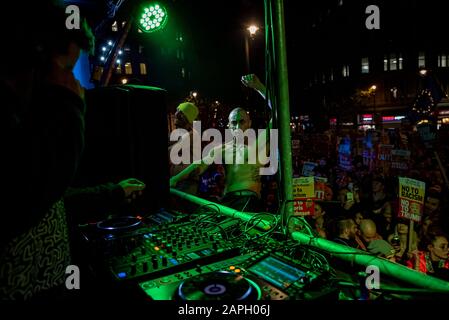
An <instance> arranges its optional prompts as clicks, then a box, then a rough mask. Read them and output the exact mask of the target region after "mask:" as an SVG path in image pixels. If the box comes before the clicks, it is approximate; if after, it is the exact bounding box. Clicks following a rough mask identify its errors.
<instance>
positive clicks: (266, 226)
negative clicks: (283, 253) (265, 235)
mask: <svg viewBox="0 0 449 320" xmlns="http://www.w3.org/2000/svg"><path fill="white" fill-rule="evenodd" d="M170 193H171V194H173V195H176V196H178V197H180V198H181V199H185V200H187V201H190V202H193V203H196V204H198V205H200V206H207V205H209V206H211V208H214V207H216V208H218V209H219V210H220V213H222V214H224V215H227V216H230V217H232V218H238V219H241V220H243V221H249V220H251V219H252V220H253V221H254V222H256V221H257V223H254V225H255V226H256V227H258V228H261V229H263V230H270V229H271V224H270V222H268V221H266V220H263V219H259V218H257V219H254V215H255V214H256V213H248V212H242V211H239V210H235V209H232V208H229V207H226V206H224V205H222V204H218V203H215V202H212V201H208V200H205V199H202V198H199V197H196V196H194V195H191V194H189V193H185V192H182V191H179V190H177V189H174V188H171V189H170Z"/></svg>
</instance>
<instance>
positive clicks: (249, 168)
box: [170, 75, 267, 212]
mask: <svg viewBox="0 0 449 320" xmlns="http://www.w3.org/2000/svg"><path fill="white" fill-rule="evenodd" d="M242 83H243V84H245V85H246V86H248V87H250V88H253V89H255V90H256V91H258V92H259V93H260V94H261V95H262V96H263V97H265V86H264V85H263V84H262V83H261V82H260V81H259V79H258V78H257V77H256V76H255V75H247V76H243V77H242ZM228 121H229V129H230V130H231V132H232V135H233V139H232V140H230V141H228V142H226V143H224V144H221V145H219V146H217V147H215V148H214V149H212V150H211V152H210V153H209V155H208V157H206V158H204V159H203V160H202V161H201V163H193V164H191V165H189V166H188V167H187V168H186V169H185V170H183V171H182V172H180V173H179V174H178V175H176V176H174V177H172V178H171V179H170V186H171V187H174V186H176V184H177V183H178V182H180V181H182V180H183V179H185V177H187V176H189V175H190V174H191V173H192V172H194V171H195V172H196V174H198V175H199V174H202V173H203V172H204V171H205V170H206V169H207V167H208V165H209V164H210V163H212V162H213V161H215V159H216V157H219V156H221V159H222V160H224V167H225V171H226V177H225V190H224V197H223V199H222V203H223V204H224V205H225V206H228V207H230V208H234V209H237V210H240V211H247V212H257V211H259V210H260V207H261V206H260V196H261V180H260V168H261V167H262V165H261V164H260V162H259V159H256V162H255V163H252V162H251V161H248V158H249V157H248V151H249V150H250V149H251V147H254V146H251V145H248V142H247V141H245V139H238V136H239V135H241V133H242V132H243V133H244V132H245V131H246V130H247V129H250V128H251V119H250V117H249V115H248V113H247V112H246V111H245V110H244V109H242V108H235V109H234V110H232V111H231V113H230V114H229V118H228ZM260 139H266V131H264V132H263V133H262V134H260V135H259V137H258V140H260ZM253 143H256V142H255V141H253ZM266 147H267V146H265V148H266ZM257 151H258V152H260V150H257ZM262 151H265V150H262ZM236 154H239V155H241V156H242V155H243V156H244V160H243V163H240V162H238V161H237V158H235V155H236ZM230 155H232V156H233V159H234V160H235V161H231V162H228V161H227V160H226V159H229V156H230ZM236 162H237V163H236Z"/></svg>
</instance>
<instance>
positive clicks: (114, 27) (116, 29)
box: [112, 21, 118, 32]
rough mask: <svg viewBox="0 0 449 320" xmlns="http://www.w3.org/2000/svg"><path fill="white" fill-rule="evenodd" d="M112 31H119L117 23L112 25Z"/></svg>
mask: <svg viewBox="0 0 449 320" xmlns="http://www.w3.org/2000/svg"><path fill="white" fill-rule="evenodd" d="M112 31H114V32H117V31H118V27H117V21H114V23H113V24H112Z"/></svg>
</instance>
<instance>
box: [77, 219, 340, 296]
mask: <svg viewBox="0 0 449 320" xmlns="http://www.w3.org/2000/svg"><path fill="white" fill-rule="evenodd" d="M82 238H83V240H84V242H85V245H86V248H87V250H88V252H89V257H90V260H89V261H90V264H91V267H92V269H93V270H96V272H97V273H98V274H101V275H103V276H105V277H104V278H105V281H109V282H110V283H111V284H116V285H117V286H120V287H124V286H126V287H127V288H128V289H129V288H133V290H137V291H138V292H139V293H140V295H141V296H142V297H143V298H144V299H147V300H179V301H183V300H230V301H242V300H314V299H332V300H337V299H338V291H337V290H336V288H335V287H334V286H332V282H331V281H329V279H330V277H331V273H330V272H329V264H328V263H327V260H326V258H325V257H324V256H323V255H322V254H320V253H318V252H315V251H313V250H312V249H310V248H305V247H304V246H300V245H299V244H298V243H297V242H295V241H292V240H289V239H287V238H286V237H285V236H283V235H282V234H280V233H279V232H278V233H275V232H271V233H270V232H267V231H265V230H264V231H263V232H262V231H258V230H256V229H255V228H252V227H251V226H249V224H248V223H245V222H242V221H238V220H236V219H232V218H229V217H226V216H220V215H217V214H202V215H200V214H199V215H196V216H195V215H190V216H187V215H184V214H180V213H175V212H167V211H161V212H159V213H157V214H155V215H151V216H149V217H147V218H140V217H117V218H112V219H108V220H104V221H100V222H98V223H96V224H93V225H89V226H85V227H84V228H82Z"/></svg>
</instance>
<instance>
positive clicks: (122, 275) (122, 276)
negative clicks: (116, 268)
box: [117, 272, 126, 279]
mask: <svg viewBox="0 0 449 320" xmlns="http://www.w3.org/2000/svg"><path fill="white" fill-rule="evenodd" d="M117 277H119V278H120V279H123V278H126V272H119V273H117Z"/></svg>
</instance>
